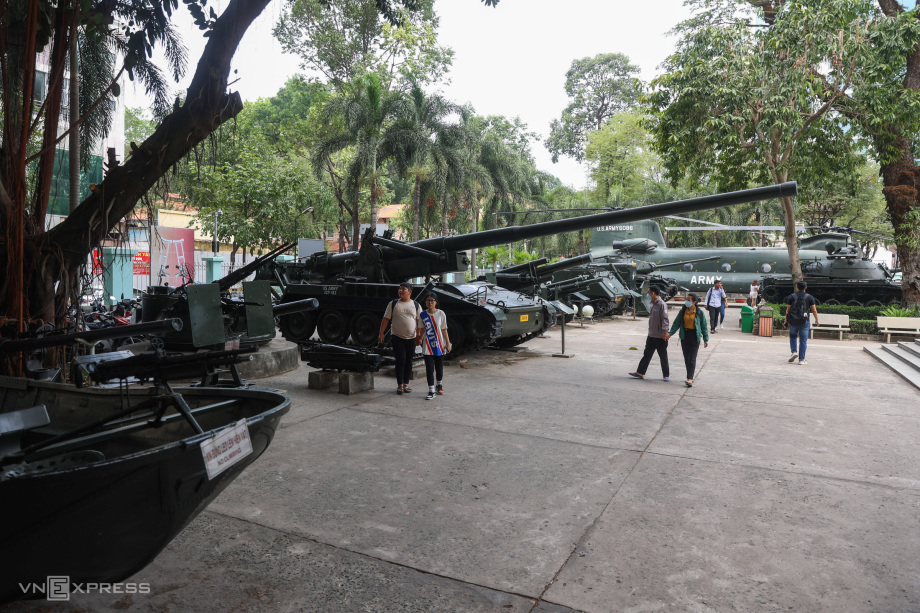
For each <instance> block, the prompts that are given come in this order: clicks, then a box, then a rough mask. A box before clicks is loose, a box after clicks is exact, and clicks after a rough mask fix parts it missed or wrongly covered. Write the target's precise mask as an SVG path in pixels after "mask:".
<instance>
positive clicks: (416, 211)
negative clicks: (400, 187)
mask: <svg viewBox="0 0 920 613" xmlns="http://www.w3.org/2000/svg"><path fill="white" fill-rule="evenodd" d="M421 214H422V179H421V178H420V177H419V176H418V175H415V188H414V189H413V190H412V242H413V243H414V242H416V241H417V240H418V220H419V216H420V215H421Z"/></svg>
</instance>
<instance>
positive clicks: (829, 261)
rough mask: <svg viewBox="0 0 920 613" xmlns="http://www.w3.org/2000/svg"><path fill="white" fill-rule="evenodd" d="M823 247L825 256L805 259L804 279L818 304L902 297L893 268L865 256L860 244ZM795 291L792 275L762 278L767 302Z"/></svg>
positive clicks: (858, 303)
mask: <svg viewBox="0 0 920 613" xmlns="http://www.w3.org/2000/svg"><path fill="white" fill-rule="evenodd" d="M817 236H818V237H820V236H821V235H817ZM811 238H814V237H811ZM824 248H825V251H826V252H827V255H826V256H825V257H824V258H819V257H816V256H815V257H812V258H811V259H807V260H806V259H802V275H803V279H804V280H805V282H806V283H808V293H809V294H811V295H812V296H814V298H815V301H817V302H818V304H846V305H849V306H883V305H886V304H897V303H898V302H899V301H900V300H901V286H900V284H898V283H896V282H895V281H894V272H892V271H891V270H890V269H889V268H888V267H887V266H885V264H882V263H880V262H873V261H872V260H870V259H869V258H867V257H865V256H863V254H862V251H861V250H860V249H859V247H858V246H857V245H853V244H847V245H844V246H842V247H841V246H839V245H837V244H836V242H832V241H827V242H826V243H825V245H824ZM794 291H795V281H794V280H793V279H792V275H774V276H772V277H764V278H763V279H762V280H761V282H760V298H761V299H763V300H765V301H767V302H774V303H776V302H782V301H783V300H784V299H785V298H786V296H788V295H790V294H792V293H793V292H794Z"/></svg>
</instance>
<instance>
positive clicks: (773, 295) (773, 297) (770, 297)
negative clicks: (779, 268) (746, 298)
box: [763, 287, 779, 302]
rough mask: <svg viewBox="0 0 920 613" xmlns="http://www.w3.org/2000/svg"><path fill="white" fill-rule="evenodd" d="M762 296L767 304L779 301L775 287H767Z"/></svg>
mask: <svg viewBox="0 0 920 613" xmlns="http://www.w3.org/2000/svg"><path fill="white" fill-rule="evenodd" d="M763 295H764V298H766V299H767V302H776V301H777V299H779V290H778V289H776V288H775V287H768V288H767V289H765V290H764V292H763Z"/></svg>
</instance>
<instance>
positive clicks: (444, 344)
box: [416, 294, 451, 400]
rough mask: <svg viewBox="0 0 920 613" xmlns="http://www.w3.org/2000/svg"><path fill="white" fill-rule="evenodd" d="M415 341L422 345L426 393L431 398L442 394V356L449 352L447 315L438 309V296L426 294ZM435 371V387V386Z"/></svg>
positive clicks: (427, 398) (427, 397) (428, 398)
mask: <svg viewBox="0 0 920 613" xmlns="http://www.w3.org/2000/svg"><path fill="white" fill-rule="evenodd" d="M416 340H417V342H419V343H421V345H422V357H423V358H424V359H425V376H426V377H427V378H428V395H427V396H425V399H426V400H432V399H433V398H434V397H435V395H438V396H443V395H444V385H443V379H444V356H445V355H446V354H447V353H449V352H450V349H451V345H450V337H449V336H448V335H447V316H446V315H445V314H444V311H439V310H438V297H437V296H435V295H434V294H428V295H427V296H426V297H425V310H424V311H422V314H421V315H419V326H418V338H417V339H416ZM435 373H437V387H435Z"/></svg>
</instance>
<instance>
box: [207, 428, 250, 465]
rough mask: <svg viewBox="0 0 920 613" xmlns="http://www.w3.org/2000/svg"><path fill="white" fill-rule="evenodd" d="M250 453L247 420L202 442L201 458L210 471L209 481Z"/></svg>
mask: <svg viewBox="0 0 920 613" xmlns="http://www.w3.org/2000/svg"><path fill="white" fill-rule="evenodd" d="M250 453H252V441H251V440H250V439H249V427H248V426H247V425H246V420H245V419H241V420H240V421H238V422H236V424H235V425H233V426H229V427H227V428H224V429H223V430H221V431H220V432H218V433H217V434H215V435H214V436H212V437H211V438H209V439H206V440H203V441H201V457H203V458H204V465H205V467H206V468H207V469H208V479H213V478H214V477H216V476H217V475H219V474H220V473H222V472H224V471H225V470H227V469H228V468H230V467H231V466H233V465H234V464H236V463H237V462H239V461H240V460H242V459H243V458H245V457H246V456H248V455H249V454H250Z"/></svg>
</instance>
